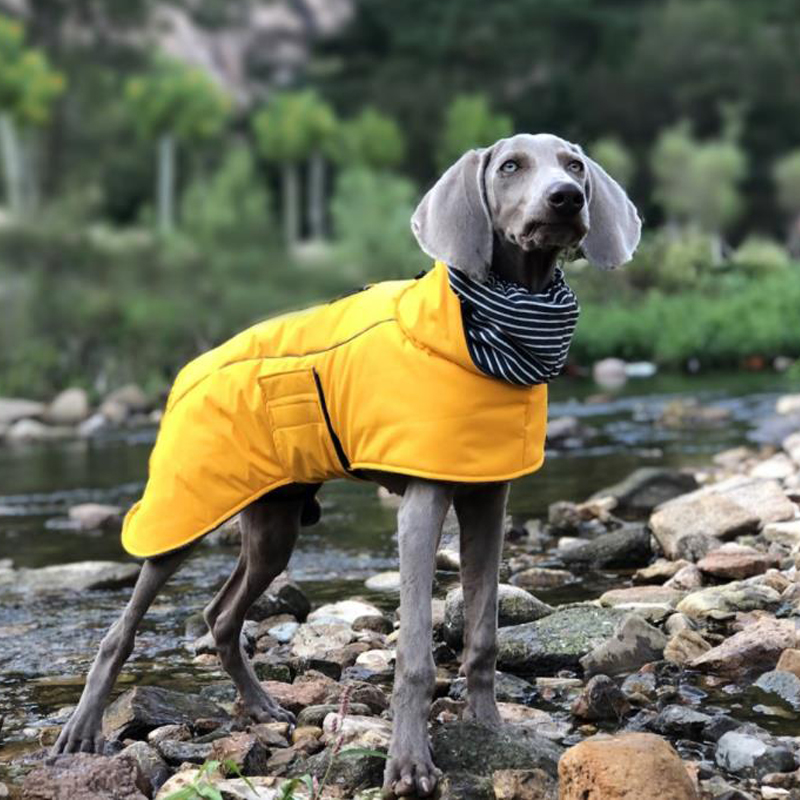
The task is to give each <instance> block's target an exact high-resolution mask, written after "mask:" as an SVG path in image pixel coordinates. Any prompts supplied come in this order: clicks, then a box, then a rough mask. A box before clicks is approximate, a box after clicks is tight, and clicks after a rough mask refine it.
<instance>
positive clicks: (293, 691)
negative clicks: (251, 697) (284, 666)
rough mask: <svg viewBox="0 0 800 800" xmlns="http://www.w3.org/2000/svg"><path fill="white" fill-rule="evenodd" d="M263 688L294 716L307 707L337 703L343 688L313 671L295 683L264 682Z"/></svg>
mask: <svg viewBox="0 0 800 800" xmlns="http://www.w3.org/2000/svg"><path fill="white" fill-rule="evenodd" d="M262 686H263V687H264V688H265V689H266V690H267V691H268V692H269V693H270V694H271V695H272V697H273V698H274V699H275V700H276V701H277V702H278V703H280V704H281V705H282V706H283V707H284V708H285V709H286V710H287V711H291V712H292V713H294V714H297V713H299V712H300V711H301V710H302V709H303V708H305V707H306V706H316V705H322V704H324V703H328V702H336V701H337V700H338V699H339V694H341V688H340V686H339V684H337V683H336V681H334V680H331V679H330V678H328V677H327V676H326V675H322V674H321V673H319V672H315V671H313V670H312V671H309V672H306V673H304V674H303V675H299V676H298V677H297V678H295V681H294V683H282V682H281V681H264V682H262Z"/></svg>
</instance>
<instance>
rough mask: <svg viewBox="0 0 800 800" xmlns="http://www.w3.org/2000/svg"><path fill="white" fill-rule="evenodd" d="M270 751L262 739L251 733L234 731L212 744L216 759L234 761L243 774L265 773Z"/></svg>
mask: <svg viewBox="0 0 800 800" xmlns="http://www.w3.org/2000/svg"><path fill="white" fill-rule="evenodd" d="M268 755H269V753H268V752H267V749H266V747H264V744H263V743H262V742H261V740H260V739H259V738H258V737H257V736H255V735H254V734H251V733H241V732H240V733H232V734H231V735H230V736H226V737H225V738H223V739H217V740H216V741H215V742H214V743H213V744H212V746H211V757H212V758H213V759H215V760H216V761H228V760H230V761H233V762H234V763H235V764H236V765H237V766H238V767H239V770H240V771H241V773H242V775H263V774H265V772H266V770H267V757H268Z"/></svg>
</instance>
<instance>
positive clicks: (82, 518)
mask: <svg viewBox="0 0 800 800" xmlns="http://www.w3.org/2000/svg"><path fill="white" fill-rule="evenodd" d="M122 515H123V511H122V509H121V508H120V507H119V506H110V505H103V504H101V503H81V504H80V505H77V506H72V508H70V510H69V518H70V519H71V520H72V521H73V522H74V523H76V525H77V526H78V527H79V528H80V529H81V530H84V531H94V530H100V529H101V528H108V529H117V530H118V529H119V528H120V527H121V526H122Z"/></svg>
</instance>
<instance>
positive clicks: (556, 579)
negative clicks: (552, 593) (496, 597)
mask: <svg viewBox="0 0 800 800" xmlns="http://www.w3.org/2000/svg"><path fill="white" fill-rule="evenodd" d="M576 580H577V578H576V577H575V576H574V575H573V574H572V573H571V572H568V571H567V570H565V569H550V568H548V567H530V568H528V569H524V570H522V572H518V573H517V574H516V575H513V576H512V577H511V582H512V584H513V585H514V586H519V587H520V588H522V589H527V590H529V591H534V592H538V591H547V590H548V589H560V588H561V587H562V586H567V585H568V584H570V583H575V581H576Z"/></svg>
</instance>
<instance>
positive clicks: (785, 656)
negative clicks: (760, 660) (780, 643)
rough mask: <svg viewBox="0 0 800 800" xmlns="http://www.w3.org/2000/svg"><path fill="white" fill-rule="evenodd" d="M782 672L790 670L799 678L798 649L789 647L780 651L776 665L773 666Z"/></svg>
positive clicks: (799, 657) (799, 652)
mask: <svg viewBox="0 0 800 800" xmlns="http://www.w3.org/2000/svg"><path fill="white" fill-rule="evenodd" d="M775 669H777V670H781V671H782V672H791V673H793V674H794V675H797V677H798V678H800V650H795V649H793V648H791V647H790V648H789V649H788V650H784V651H783V652H782V653H781V657H780V658H779V659H778V665H777V666H776V667H775Z"/></svg>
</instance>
